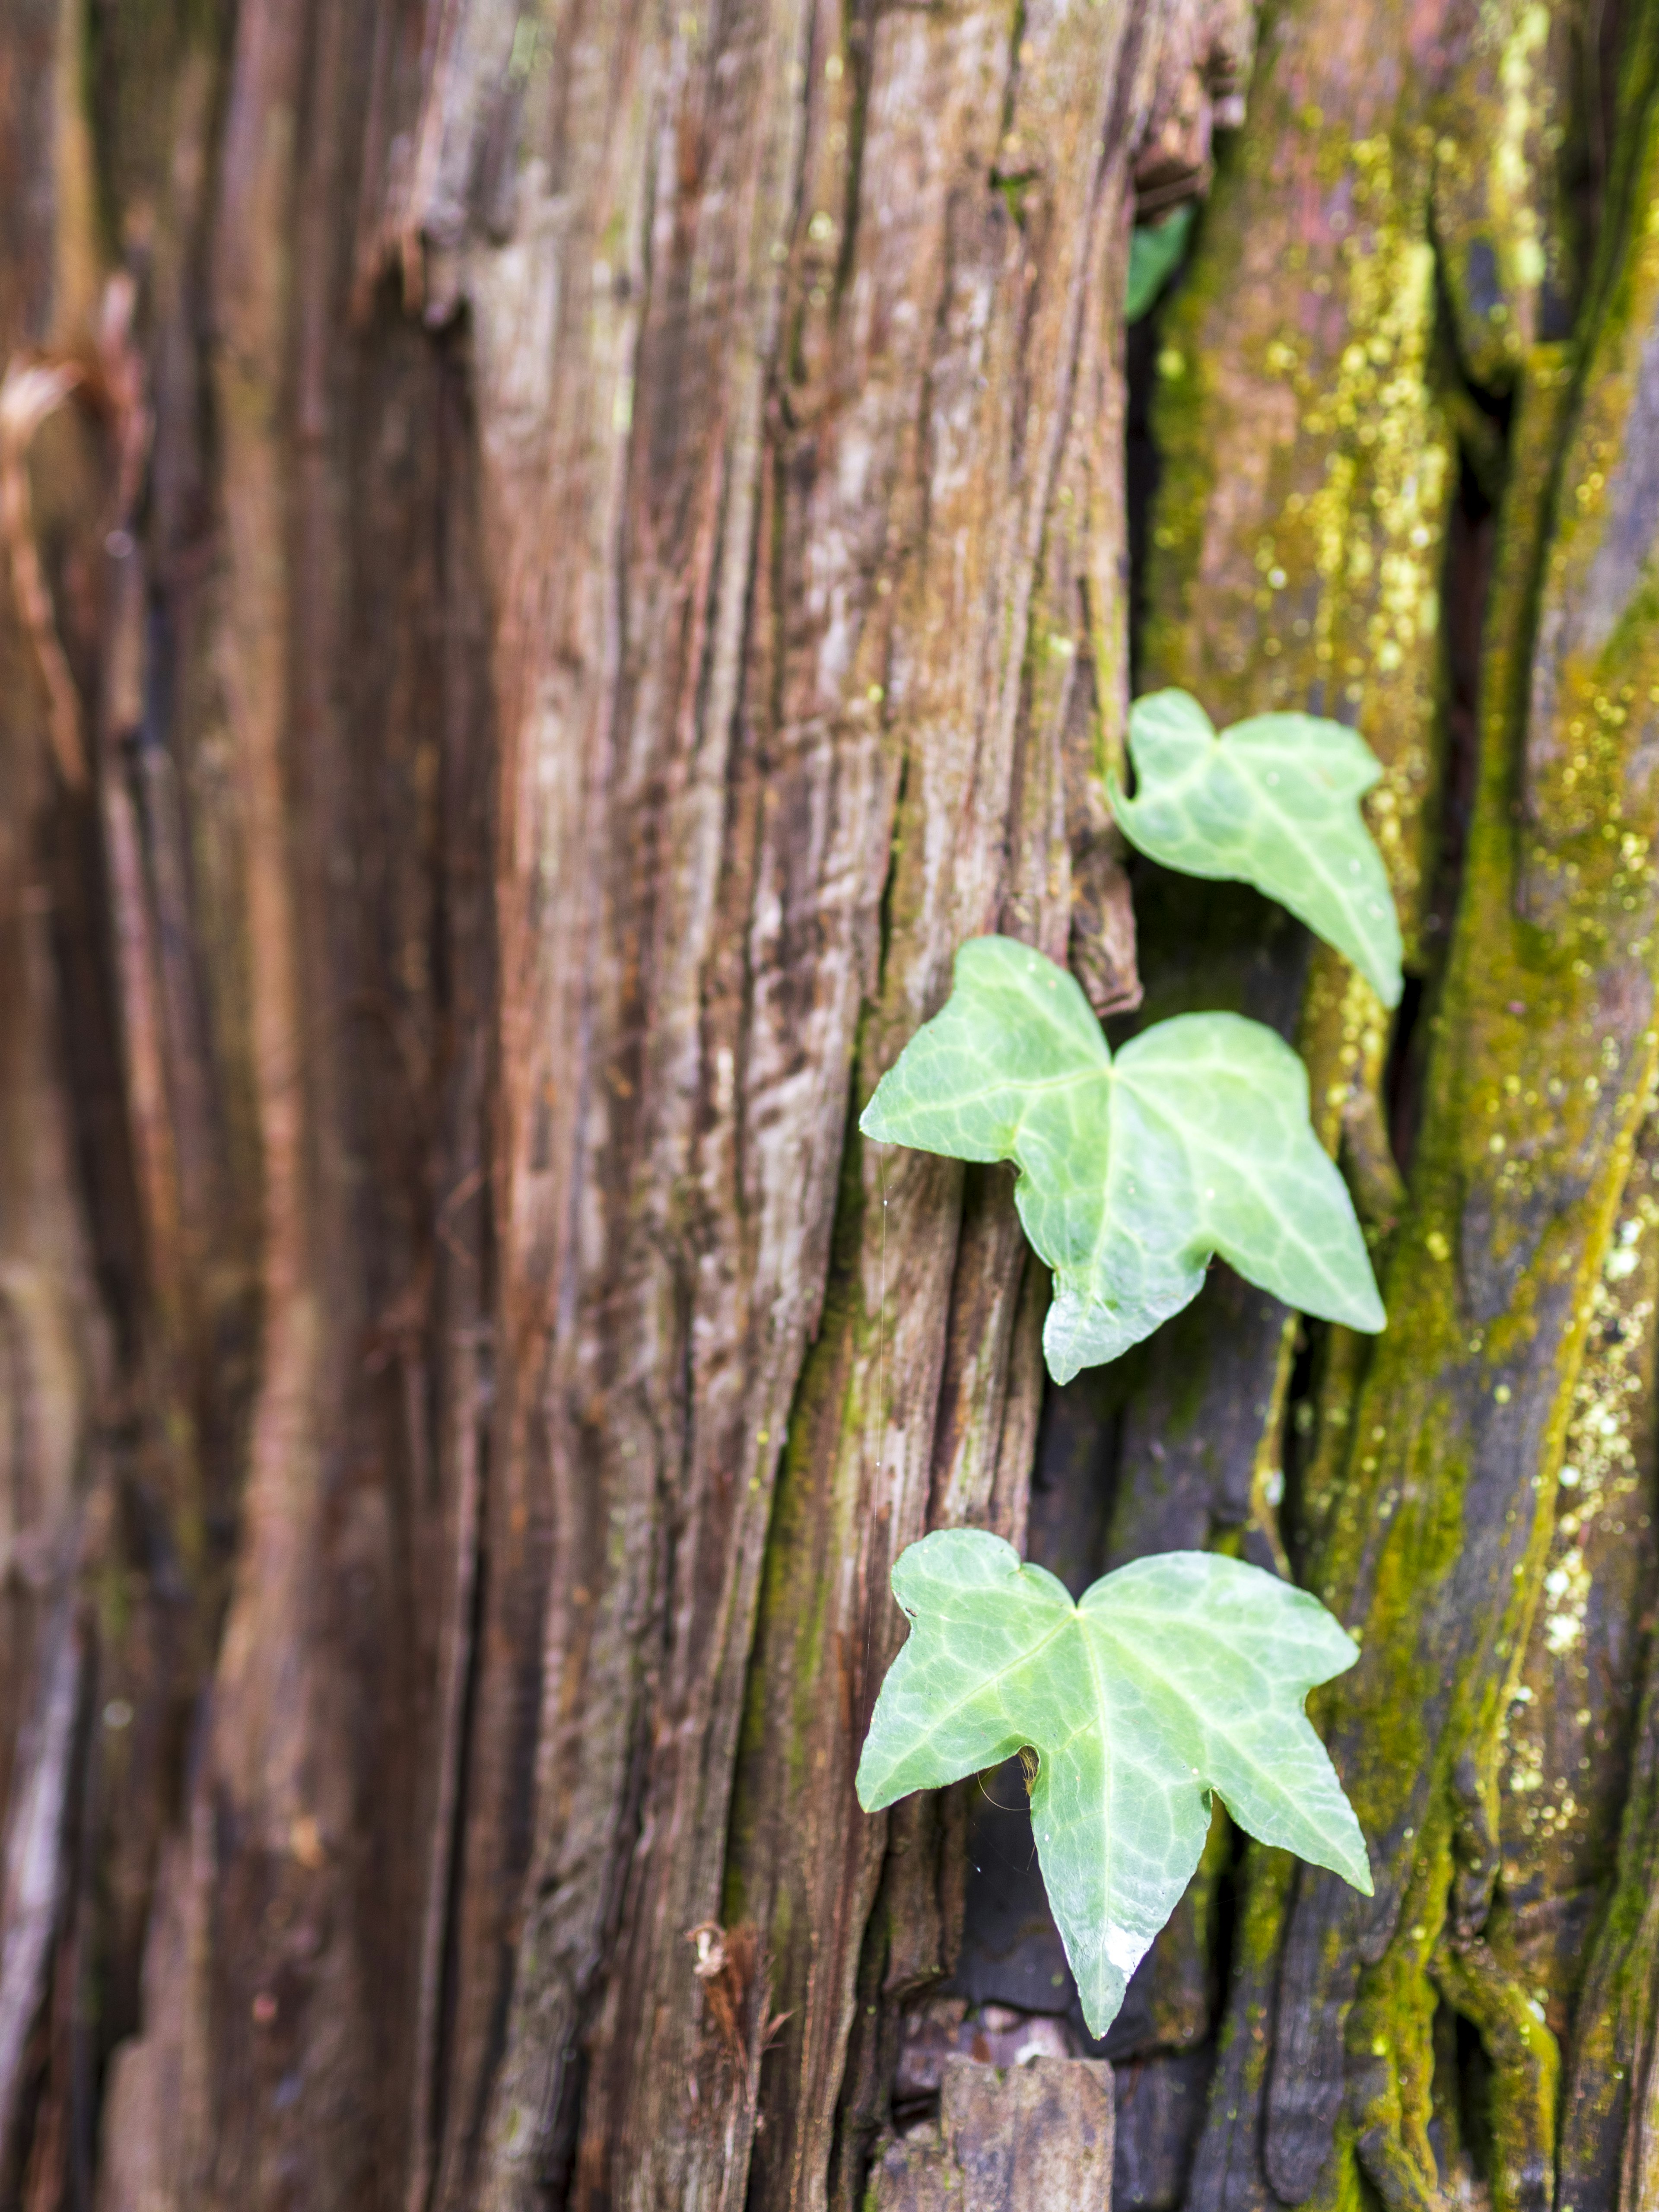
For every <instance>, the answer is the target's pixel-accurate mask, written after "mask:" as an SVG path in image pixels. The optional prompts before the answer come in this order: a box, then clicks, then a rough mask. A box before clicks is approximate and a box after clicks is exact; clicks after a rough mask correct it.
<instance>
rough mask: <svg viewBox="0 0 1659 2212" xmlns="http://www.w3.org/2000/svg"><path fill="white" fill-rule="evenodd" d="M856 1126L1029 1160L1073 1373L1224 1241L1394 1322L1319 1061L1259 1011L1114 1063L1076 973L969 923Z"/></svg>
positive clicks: (1353, 1308) (1031, 1200) (909, 1141)
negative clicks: (1320, 1121) (932, 1004)
mask: <svg viewBox="0 0 1659 2212" xmlns="http://www.w3.org/2000/svg"><path fill="white" fill-rule="evenodd" d="M859 1127H860V1129H862V1130H863V1132H864V1133H865V1134H866V1136H867V1137H875V1138H878V1139H884V1140H886V1141H890V1142H892V1143H895V1144H901V1145H913V1146H915V1147H916V1149H917V1150H918V1151H920V1152H944V1153H947V1154H949V1155H950V1156H951V1158H956V1159H962V1160H1014V1161H1017V1162H1018V1165H1019V1167H1020V1170H1021V1174H1020V1178H1019V1182H1018V1184H1017V1185H1016V1187H1015V1193H1014V1199H1015V1203H1016V1205H1017V1206H1018V1208H1019V1217H1020V1219H1021V1221H1022V1222H1023V1223H1024V1228H1025V1234H1026V1235H1027V1237H1029V1238H1030V1241H1031V1243H1032V1246H1033V1247H1034V1249H1036V1252H1037V1253H1038V1254H1039V1255H1041V1257H1042V1259H1044V1260H1046V1261H1047V1262H1048V1265H1049V1267H1052V1268H1053V1269H1054V1303H1053V1304H1052V1305H1051V1306H1050V1307H1049V1309H1048V1322H1047V1323H1046V1324H1045V1326H1044V1329H1043V1335H1042V1342H1043V1349H1044V1351H1045V1352H1046V1353H1047V1355H1048V1371H1049V1373H1050V1374H1051V1375H1052V1376H1054V1380H1055V1381H1056V1382H1057V1383H1068V1382H1069V1381H1070V1380H1071V1378H1072V1376H1073V1375H1075V1374H1076V1373H1077V1371H1078V1370H1079V1368H1081V1367H1093V1366H1098V1365H1101V1364H1103V1362H1105V1361H1107V1360H1109V1359H1115V1358H1117V1356H1118V1354H1119V1353H1120V1352H1124V1351H1127V1348H1128V1347H1129V1346H1130V1345H1132V1344H1138V1343H1139V1341H1140V1340H1141V1338H1142V1337H1144V1336H1150V1335H1151V1334H1152V1331H1153V1330H1154V1329H1155V1328H1157V1327H1158V1324H1159V1322H1163V1321H1166V1320H1168V1318H1169V1316H1170V1315H1171V1314H1173V1313H1178V1312H1179V1311H1180V1310H1181V1309H1182V1306H1184V1305H1187V1304H1189V1303H1190V1302H1191V1301H1192V1299H1194V1297H1196V1296H1197V1295H1198V1292H1199V1291H1200V1288H1201V1287H1202V1285H1203V1281H1204V1272H1205V1269H1206V1267H1207V1266H1208V1264H1209V1261H1210V1258H1211V1255H1212V1254H1214V1253H1217V1252H1219V1253H1220V1255H1222V1257H1223V1258H1224V1259H1225V1260H1226V1261H1229V1263H1230V1264H1231V1266H1233V1267H1236V1268H1237V1270H1238V1272H1239V1273H1240V1274H1241V1275H1243V1276H1244V1277H1245V1279H1247V1280H1248V1281H1249V1282H1252V1283H1255V1284H1257V1285H1260V1287H1261V1289H1262V1290H1264V1291H1272V1293H1273V1296H1274V1297H1279V1298H1283V1299H1284V1301H1285V1304H1287V1305H1292V1306H1296V1307H1297V1308H1299V1309H1300V1310H1302V1311H1303V1312H1304V1313H1312V1314H1318V1315H1320V1316H1322V1317H1323V1318H1324V1319H1325V1320H1327V1321H1339V1322H1346V1324H1347V1325H1348V1327H1349V1328H1358V1329H1365V1330H1368V1331H1371V1332H1375V1331H1376V1330H1377V1329H1380V1328H1382V1327H1383V1322H1384V1316H1383V1304H1382V1301H1381V1299H1380V1298H1379V1297H1377V1294H1376V1282H1375V1280H1374V1279H1373V1277H1372V1274H1371V1267H1370V1260H1369V1259H1368V1258H1367V1256H1366V1253H1365V1243H1364V1237H1362V1235H1361V1233H1360V1229H1359V1224H1358V1221H1357V1220H1356V1218H1354V1210H1353V1206H1352V1200H1350V1199H1349V1196H1348V1193H1347V1188H1346V1185H1345V1183H1344V1182H1343V1181H1342V1178H1341V1176H1340V1175H1339V1174H1338V1173H1337V1171H1336V1169H1335V1168H1334V1166H1333V1165H1332V1164H1331V1162H1330V1160H1329V1159H1328V1158H1327V1157H1326V1154H1325V1152H1324V1151H1323V1149H1322V1146H1321V1145H1320V1143H1319V1139H1317V1138H1316V1136H1315V1134H1314V1133H1313V1128H1312V1126H1311V1124H1310V1121H1309V1119H1308V1075H1307V1070H1306V1069H1305V1068H1304V1066H1303V1064H1302V1062H1301V1060H1299V1059H1298V1058H1297V1055H1296V1054H1295V1053H1294V1052H1292V1051H1291V1048H1290V1047H1289V1046H1288V1045H1287V1044H1286V1043H1285V1042H1284V1041H1283V1039H1282V1038H1280V1037H1278V1036H1275V1035H1274V1034H1273V1031H1272V1030H1269V1029H1266V1028H1264V1027H1263V1026H1262V1024H1261V1023H1260V1022H1249V1021H1245V1020H1243V1018H1241V1017H1240V1016H1238V1015H1237V1014H1182V1015H1178V1016H1177V1017H1176V1019H1175V1020H1173V1021H1168V1022H1158V1023H1157V1024H1154V1025H1153V1027H1152V1028H1151V1029H1149V1030H1143V1031H1142V1033H1141V1034H1140V1036H1138V1037H1136V1038H1134V1039H1133V1042H1130V1043H1128V1044H1127V1045H1125V1046H1124V1048H1123V1049H1122V1051H1121V1053H1119V1054H1118V1056H1117V1058H1116V1060H1113V1058H1112V1056H1111V1054H1110V1052H1109V1050H1108V1048H1107V1044H1106V1040H1105V1037H1104V1036H1103V1035H1102V1033H1101V1028H1100V1024H1099V1023H1098V1022H1097V1020H1096V1019H1095V1017H1094V1014H1093V1012H1091V1008H1090V1006H1089V1002H1088V1000H1086V999H1085V997H1084V995H1083V993H1082V990H1081V989H1080V987H1079V985H1078V983H1077V982H1076V981H1075V980H1074V978H1073V976H1071V975H1068V974H1067V972H1066V969H1063V968H1059V967H1056V966H1055V964H1054V962H1053V961H1052V960H1048V959H1046V958H1045V957H1043V955H1042V953H1040V952H1037V951H1034V950H1033V949H1032V948H1031V947H1030V945H1019V944H1017V943H1015V941H1014V940H1013V939H1012V938H1006V937H975V938H970V939H969V941H968V942H967V944H965V945H963V946H962V948H961V949H960V951H958V952H957V959H956V971H955V987H954V988H953V990H952V991H951V996H950V998H949V999H948V1000H946V1001H945V1006H944V1008H943V1009H942V1011H941V1012H939V1014H938V1015H937V1016H936V1017H935V1018H934V1019H933V1020H932V1021H931V1022H928V1023H927V1024H924V1025H923V1027H922V1028H921V1029H920V1030H917V1032H916V1034H915V1036H913V1037H912V1038H911V1040H910V1042H909V1043H908V1045H906V1047H905V1048H904V1050H903V1051H902V1053H901V1054H899V1056H898V1059H897V1060H896V1061H895V1062H894V1064H893V1066H891V1067H890V1069H889V1070H888V1072H887V1073H886V1074H885V1075H884V1077H883V1078H882V1079H881V1082H880V1084H879V1085H878V1087H877V1090H876V1094H875V1097H873V1098H872V1100H871V1101H870V1103H869V1105H868V1106H866V1109H865V1110H864V1115H863V1118H862V1119H861V1121H860V1123H859Z"/></svg>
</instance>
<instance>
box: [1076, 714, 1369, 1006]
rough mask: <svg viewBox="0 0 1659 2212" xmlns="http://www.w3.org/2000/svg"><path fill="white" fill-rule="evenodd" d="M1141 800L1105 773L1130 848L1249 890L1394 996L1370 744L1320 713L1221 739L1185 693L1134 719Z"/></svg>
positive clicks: (1272, 718) (1133, 754)
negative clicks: (1370, 805) (1371, 817)
mask: <svg viewBox="0 0 1659 2212" xmlns="http://www.w3.org/2000/svg"><path fill="white" fill-rule="evenodd" d="M1129 757H1130V758H1131V759H1132V760H1133V763H1134V769H1135V783H1136V791H1135V796H1134V797H1133V799H1130V798H1128V797H1127V796H1126V795H1125V793H1123V792H1122V790H1121V788H1120V787H1118V785H1117V783H1116V781H1115V779H1112V778H1108V786H1109V791H1110V795H1111V801H1112V809H1113V811H1114V813H1115V815H1116V817H1117V820H1118V823H1119V825H1120V826H1121V829H1122V831H1123V834H1124V836H1126V837H1127V839H1128V841H1129V842H1130V843H1131V844H1132V845H1133V846H1135V847H1136V848H1138V849H1139V851H1140V852H1143V853H1145V854H1148V855H1149V856H1150V857H1151V858H1152V860H1158V861H1161V862H1162V863H1163V865H1164V866H1165V867H1167V868H1179V869H1180V870H1181V871H1182V873H1183V874H1185V875H1188V876H1218V877H1224V878H1228V879H1230V880H1234V881H1237V882H1240V883H1246V884H1255V887H1256V889H1257V890H1261V891H1265V892H1266V893H1267V896H1268V897H1269V898H1273V899H1277V900H1278V901H1279V904H1280V905H1281V906H1285V907H1288V908H1290V910H1291V913H1292V914H1293V915H1296V916H1297V918H1298V919H1299V920H1300V921H1305V922H1306V923H1307V925H1308V927H1309V928H1310V929H1311V930H1314V931H1315V932H1316V933H1317V934H1318V935H1319V936H1321V937H1322V938H1323V939H1325V941H1326V943H1327V944H1328V945H1334V946H1335V947H1336V949H1337V951H1339V952H1343V953H1346V955H1347V957H1348V958H1349V959H1350V960H1352V963H1353V964H1354V966H1355V967H1356V968H1358V969H1359V971H1360V973H1361V975H1364V976H1365V977H1366V978H1367V979H1368V980H1369V981H1370V983H1371V984H1372V986H1373V987H1375V989H1376V994H1377V996H1378V997H1379V998H1380V999H1381V1000H1382V1001H1383V1005H1384V1006H1397V1005H1398V1004H1399V1001H1400V991H1401V975H1400V921H1399V917H1398V916H1397V915H1396V914H1395V905H1394V894H1393V892H1392V891H1391V890H1389V878H1388V876H1387V873H1386V872H1385V871H1384V869H1383V856H1382V854H1380V853H1379V852H1378V851H1377V849H1376V846H1375V844H1373V842H1371V836H1370V831H1369V830H1368V829H1366V827H1365V823H1364V817H1363V816H1362V815H1361V813H1360V811H1359V801H1360V799H1361V797H1362V795H1363V794H1364V793H1366V792H1368V791H1369V790H1370V787H1371V786H1372V785H1373V784H1374V783H1375V782H1376V781H1377V779H1378V777H1379V776H1381V775H1382V773H1383V770H1382V769H1381V768H1380V766H1379V765H1378V763H1377V760H1376V755H1375V754H1374V753H1373V752H1372V751H1371V750H1370V746H1369V745H1367V744H1366V743H1365V741H1364V738H1360V737H1358V736H1357V735H1356V734H1355V732H1353V731H1352V730H1350V729H1348V728H1347V727H1346V726H1345V725H1344V724H1343V723H1341V722H1331V721H1326V720H1322V718H1321V717H1320V716H1318V715H1316V714H1254V715H1252V716H1251V717H1250V719H1249V721H1247V722H1235V723H1234V724H1233V726H1232V727H1231V729H1230V730H1228V731H1226V732H1225V733H1224V734H1223V735H1222V736H1220V737H1218V736H1217V735H1216V731H1215V725H1214V724H1213V723H1212V721H1211V720H1210V718H1209V716H1208V715H1207V714H1206V713H1205V711H1204V709H1203V708H1202V707H1200V705H1199V703H1198V702H1197V700H1196V699H1194V698H1193V697H1192V696H1190V695H1189V694H1188V693H1187V692H1185V691H1154V692H1152V693H1151V694H1150V695H1149V696H1147V697H1146V698H1145V699H1137V700H1136V702H1135V703H1134V705H1133V708H1131V709H1130V714H1129Z"/></svg>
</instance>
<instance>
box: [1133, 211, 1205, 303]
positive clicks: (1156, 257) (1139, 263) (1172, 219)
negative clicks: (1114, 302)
mask: <svg viewBox="0 0 1659 2212" xmlns="http://www.w3.org/2000/svg"><path fill="white" fill-rule="evenodd" d="M1196 211H1197V210H1196V208H1195V206H1194V203H1193V202H1192V201H1191V200H1183V201H1182V204H1181V205H1180V206H1179V207H1178V208H1175V209H1173V210H1171V211H1170V214H1168V215H1166V216H1164V218H1163V220H1162V222H1138V223H1137V224H1136V225H1135V227H1134V229H1133V231H1132V232H1131V233H1130V236H1129V279H1128V283H1127V285H1126V286H1125V288H1124V297H1123V319H1124V321H1125V322H1126V323H1138V322H1139V320H1140V319H1141V317H1142V316H1143V315H1144V314H1146V313H1147V312H1148V311H1149V310H1150V308H1151V307H1152V302H1153V301H1155V300H1156V299H1157V297H1158V294H1159V293H1160V292H1161V291H1162V290H1163V289H1164V286H1165V285H1166V284H1167V283H1169V281H1170V277H1171V276H1174V275H1175V272H1176V270H1177V269H1178V268H1179V267H1180V266H1181V261H1182V255H1183V254H1184V253H1185V252H1186V251H1187V238H1188V233H1189V232H1190V231H1191V229H1192V227H1193V216H1194V214H1195V213H1196Z"/></svg>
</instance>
